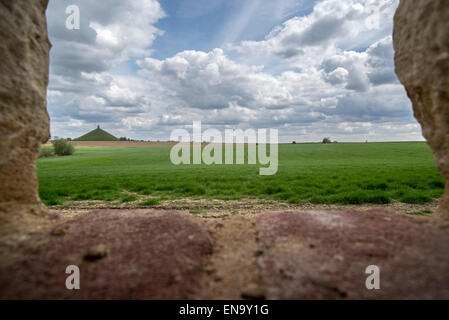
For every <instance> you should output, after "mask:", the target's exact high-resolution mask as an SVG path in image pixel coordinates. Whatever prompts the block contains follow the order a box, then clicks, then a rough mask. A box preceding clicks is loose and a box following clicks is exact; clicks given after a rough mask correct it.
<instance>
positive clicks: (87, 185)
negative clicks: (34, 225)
mask: <svg viewBox="0 0 449 320" xmlns="http://www.w3.org/2000/svg"><path fill="white" fill-rule="evenodd" d="M169 155H170V148H169V147H166V146H161V147H140V148H136V147H129V148H125V147H78V146H77V147H76V152H75V154H74V155H73V156H64V157H52V158H42V159H38V160H37V167H38V178H39V194H40V197H41V199H42V200H43V201H44V202H45V203H46V204H47V205H62V204H64V202H65V201H80V200H103V201H120V202H122V203H124V202H128V201H136V200H137V199H139V196H140V195H142V196H143V195H145V196H151V197H150V198H151V199H150V200H148V199H147V200H146V203H143V204H144V205H145V204H147V205H151V204H152V203H157V201H159V200H160V199H181V198H195V199H198V198H205V199H221V200H236V199H272V200H279V201H286V202H289V203H315V204H365V203H373V204H386V203H390V202H391V201H393V200H397V201H400V202H404V203H411V204H420V203H426V202H430V201H433V200H434V199H437V198H439V197H441V196H442V194H443V191H444V181H443V179H442V177H441V175H440V173H439V172H438V170H437V168H436V166H435V164H434V160H433V156H432V153H431V151H430V149H429V147H428V146H427V144H425V143H421V142H403V143H338V144H328V145H325V144H281V145H279V169H278V172H277V174H276V175H273V176H260V175H259V168H260V167H261V166H260V165H247V164H245V165H210V166H208V165H179V166H176V165H173V164H172V163H171V162H170V156H169ZM147 198H148V197H147Z"/></svg>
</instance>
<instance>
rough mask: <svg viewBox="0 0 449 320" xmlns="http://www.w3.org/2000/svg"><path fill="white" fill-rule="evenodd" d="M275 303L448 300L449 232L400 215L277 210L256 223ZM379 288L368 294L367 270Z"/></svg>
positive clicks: (269, 293)
mask: <svg viewBox="0 0 449 320" xmlns="http://www.w3.org/2000/svg"><path fill="white" fill-rule="evenodd" d="M256 228H257V232H258V238H259V245H260V249H261V250H262V251H263V255H262V256H261V257H260V262H259V264H260V267H261V276H262V279H263V284H264V287H265V296H266V298H268V299H435V298H438V299H449V273H448V270H449V233H448V232H447V230H444V229H442V228H440V227H438V226H436V225H434V224H430V223H429V222H428V219H426V218H416V217H410V216H406V215H401V214H395V213H394V212H389V211H383V210H373V211H368V212H357V211H344V212H329V211H325V212H324V211H323V212H319V211H315V212H275V213H263V214H260V215H258V216H257V218H256ZM370 265H376V266H378V267H379V268H380V290H373V291H370V290H367V289H366V286H365V281H366V279H367V277H368V276H369V275H368V274H365V270H366V268H367V266H370Z"/></svg>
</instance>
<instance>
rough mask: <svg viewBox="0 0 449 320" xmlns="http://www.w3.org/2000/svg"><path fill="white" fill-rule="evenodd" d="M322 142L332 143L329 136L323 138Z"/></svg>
mask: <svg viewBox="0 0 449 320" xmlns="http://www.w3.org/2000/svg"><path fill="white" fill-rule="evenodd" d="M323 143H325V144H328V143H332V140H331V138H329V137H326V138H324V139H323Z"/></svg>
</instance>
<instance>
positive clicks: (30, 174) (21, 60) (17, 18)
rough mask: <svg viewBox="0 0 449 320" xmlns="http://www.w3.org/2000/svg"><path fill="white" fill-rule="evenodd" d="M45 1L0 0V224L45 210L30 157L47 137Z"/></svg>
mask: <svg viewBox="0 0 449 320" xmlns="http://www.w3.org/2000/svg"><path fill="white" fill-rule="evenodd" d="M47 3H48V0H0V39H1V41H0V61H1V62H0V223H2V224H4V222H5V220H6V221H8V220H9V218H8V216H10V213H14V214H19V213H25V211H26V212H27V213H28V212H32V213H35V214H43V213H45V210H46V209H45V206H43V205H42V204H41V202H40V200H39V197H38V192H37V190H38V184H37V178H36V166H35V160H36V158H37V156H38V153H39V147H40V143H44V142H46V141H47V140H48V139H49V137H50V131H49V117H48V114H47V107H46V99H47V98H46V95H47V84H48V67H49V51H50V47H51V45H50V42H49V40H48V37H47V24H46V18H45V10H46V8H47Z"/></svg>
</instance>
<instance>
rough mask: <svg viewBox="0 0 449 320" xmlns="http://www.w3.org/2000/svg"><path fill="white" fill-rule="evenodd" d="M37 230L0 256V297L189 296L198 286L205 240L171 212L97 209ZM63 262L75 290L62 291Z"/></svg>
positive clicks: (208, 243)
mask: <svg viewBox="0 0 449 320" xmlns="http://www.w3.org/2000/svg"><path fill="white" fill-rule="evenodd" d="M59 228H60V229H61V230H65V231H64V233H58V234H57V236H55V235H53V234H52V233H51V232H48V233H46V234H40V235H39V236H35V237H34V238H32V239H30V240H29V241H27V243H26V244H25V245H24V246H23V247H22V248H20V250H18V252H19V253H20V254H17V255H15V256H10V257H9V259H8V260H3V261H0V299H11V298H14V299H17V298H18V299H25V298H26V299H192V298H195V297H197V296H198V295H199V292H200V291H201V290H202V288H203V286H205V285H206V284H205V281H204V279H203V278H204V275H205V271H204V265H205V264H206V262H207V257H208V255H209V254H210V253H211V251H212V246H213V243H212V239H211V237H210V236H209V234H208V232H207V231H206V229H205V228H204V227H203V225H202V222H201V220H198V219H194V217H192V216H191V215H189V214H183V213H178V212H157V211H150V210H127V211H118V210H115V211H114V210H103V211H96V212H92V213H89V214H87V215H84V216H81V217H78V218H74V219H73V220H70V221H68V222H65V223H63V224H62V225H61V226H59ZM68 265H77V266H78V267H79V268H80V273H81V274H80V276H81V277H80V287H81V289H80V290H67V289H66V287H65V281H66V277H68V276H69V275H68V274H66V273H65V270H66V267H67V266H68Z"/></svg>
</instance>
